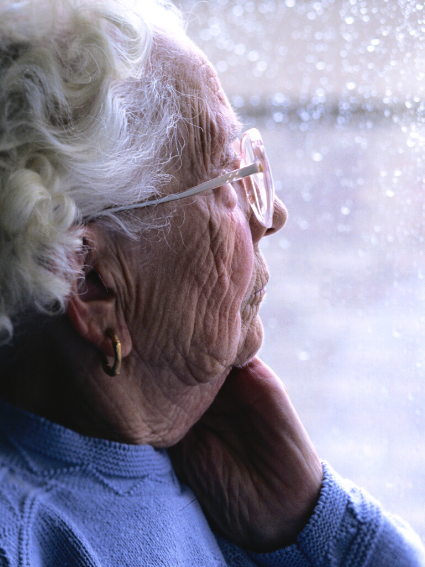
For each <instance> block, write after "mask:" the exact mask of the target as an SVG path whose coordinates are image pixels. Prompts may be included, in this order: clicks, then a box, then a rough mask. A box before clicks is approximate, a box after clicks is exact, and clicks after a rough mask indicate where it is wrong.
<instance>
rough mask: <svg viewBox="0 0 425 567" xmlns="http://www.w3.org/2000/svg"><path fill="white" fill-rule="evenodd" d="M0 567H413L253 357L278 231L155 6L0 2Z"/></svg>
mask: <svg viewBox="0 0 425 567" xmlns="http://www.w3.org/2000/svg"><path fill="white" fill-rule="evenodd" d="M0 77H1V80H0V121H1V122H0V265H1V272H0V330H1V340H2V344H3V346H2V349H1V351H0V353H1V358H0V368H1V373H0V377H1V379H0V396H1V398H2V401H1V406H0V407H1V418H0V463H1V468H0V565H1V566H2V567H5V566H8V567H12V566H17V565H26V566H29V565H31V566H32V565H34V566H35V565H37V566H42V565H43V566H44V565H52V566H55V565H72V566H102V567H103V566H107V565H111V566H112V565H113V566H117V565H120V566H121V565H126V566H141V565H149V566H152V565H167V566H168V565H169V566H188V565H208V566H219V565H220V566H223V565H235V566H236V565H270V566H271V565H280V566H286V565H287V566H308V565H335V566H336V565H344V566H351V565H353V566H354V565H355V566H360V565H365V566H366V565H374V566H384V565H385V566H387V565H397V566H398V565H400V566H401V565H403V566H404V565H406V566H407V565H409V566H411V565H412V566H413V565H425V553H424V551H423V548H422V546H421V544H420V542H419V540H418V538H417V536H416V535H415V534H414V533H413V532H412V531H411V530H410V528H408V527H407V526H406V525H405V524H403V523H402V522H401V521H399V520H396V519H394V518H390V517H389V516H386V515H385V514H384V513H383V512H382V511H381V509H380V507H379V505H378V504H377V503H376V502H375V501H373V500H372V499H371V498H370V497H369V496H367V495H365V494H364V493H363V492H362V491H360V489H358V488H356V487H354V486H352V485H351V484H350V483H348V482H346V481H342V480H341V479H340V478H339V477H338V476H337V475H336V473H334V472H333V471H332V469H331V468H330V467H329V466H327V465H323V466H322V464H321V463H320V461H319V460H318V457H317V455H316V453H315V451H314V448H313V447H312V445H311V443H310V441H309V439H308V436H307V434H306V433H305V431H304V429H303V427H302V425H301V423H300V422H299V420H298V418H297V415H296V413H295V411H294V409H293V407H292V406H291V403H290V401H289V399H288V396H287V393H286V390H285V388H284V387H283V386H282V385H281V383H280V381H279V380H278V379H277V377H276V376H275V375H274V374H273V372H272V371H271V370H270V369H269V368H268V367H267V366H265V365H264V364H263V363H262V362H261V361H260V360H259V359H258V358H256V357H255V354H256V352H257V350H258V349H259V347H260V345H261V341H262V327H261V321H260V319H259V315H258V311H259V306H260V303H261V300H262V298H263V296H264V293H265V286H266V284H267V279H268V273H267V268H266V266H265V263H264V260H263V259H262V256H261V254H260V252H259V242H260V240H261V239H262V238H263V237H265V236H269V235H271V234H273V233H274V232H276V231H277V230H279V229H280V228H281V227H282V226H283V225H284V223H285V220H286V210H285V208H284V206H283V205H282V203H281V202H280V201H279V200H278V199H276V198H275V196H274V191H273V183H272V179H271V176H270V171H269V167H268V162H267V158H266V155H265V153H264V148H263V144H262V141H261V137H260V135H259V133H258V132H257V131H256V130H249V131H248V132H246V133H245V134H243V135H242V136H240V124H239V122H238V120H237V117H236V116H235V114H234V112H233V111H232V109H231V108H230V106H229V103H228V101H227V99H226V97H225V95H224V93H223V92H222V90H221V87H220V85H219V82H218V79H217V76H216V74H215V72H214V69H213V68H212V67H211V65H210V63H209V62H208V61H207V59H206V58H205V56H204V55H203V54H202V53H201V52H200V51H199V50H198V49H197V48H196V47H195V46H194V45H193V44H192V43H191V42H190V41H189V40H188V39H187V37H186V36H185V34H184V32H183V28H182V26H181V22H180V20H179V16H178V14H177V12H176V11H175V10H173V9H172V8H171V7H170V6H164V4H163V3H161V4H154V3H151V2H147V1H145V0H144V1H139V2H137V3H135V4H134V6H132V7H131V6H129V5H128V6H124V5H123V4H122V3H117V2H112V1H111V2H105V1H104V0H102V2H100V1H99V2H96V1H87V2H77V1H75V2H63V3H62V2H59V1H55V0H49V1H47V0H39V1H35V0H34V1H30V0H28V1H20V2H14V1H13V0H5V1H3V2H2V3H1V18H0Z"/></svg>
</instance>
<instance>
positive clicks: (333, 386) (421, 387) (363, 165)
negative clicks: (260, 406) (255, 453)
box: [182, 0, 425, 538]
mask: <svg viewBox="0 0 425 567" xmlns="http://www.w3.org/2000/svg"><path fill="white" fill-rule="evenodd" d="M182 7H183V10H184V12H185V13H186V15H187V17H188V21H189V28H188V30H189V35H190V36H191V37H192V38H193V39H194V41H195V42H196V43H197V44H198V45H199V46H200V47H201V48H202V49H203V50H204V51H205V52H206V53H207V55H208V56H209V57H210V59H211V61H212V62H213V63H214V65H215V66H216V68H217V70H218V72H219V76H220V79H221V81H222V83H223V86H224V89H225V91H226V92H227V94H228V96H229V99H230V100H231V102H232V104H233V105H234V107H236V108H237V110H238V111H239V113H240V115H241V117H242V119H243V121H244V122H245V124H246V125H247V127H249V126H256V127H258V128H259V129H260V130H261V132H262V134H263V137H264V141H265V144H266V148H267V150H268V154H269V158H270V162H271V165H272V169H273V173H274V178H275V183H276V189H277V194H278V196H280V197H281V199H282V200H283V201H284V202H285V203H286V205H287V207H288V209H289V220H288V223H287V226H286V227H285V228H284V229H283V230H282V231H281V232H280V233H278V234H277V235H275V236H274V237H272V238H270V239H265V240H264V241H263V251H264V253H265V255H266V258H267V260H268V263H269V266H270V271H271V280H270V283H269V286H268V297H267V298H266V302H265V304H264V306H263V307H262V318H263V322H264V327H265V344H264V347H263V349H262V352H261V356H262V357H263V358H264V360H265V361H266V362H267V363H269V364H270V365H271V366H272V367H273V368H274V369H275V371H276V372H277V373H278V374H279V376H280V377H281V378H282V380H283V381H284V382H285V384H286V386H287V388H288V390H289V392H290V394H291V397H292V399H293V401H294V403H295V405H296V407H297V409H298V412H299V413H300V415H301V418H302V419H303V421H304V423H305V425H306V427H307V430H308V431H309V433H310V436H311V437H312V439H313V441H314V443H315V445H316V448H317V449H318V452H319V455H320V456H321V458H323V459H325V460H328V461H329V462H330V463H331V464H332V465H333V466H334V467H335V468H336V470H338V471H339V472H340V473H341V474H342V475H344V476H347V477H349V478H351V479H352V480H354V481H355V482H357V483H358V484H359V485H361V486H362V487H364V488H366V489H368V490H369V491H370V492H371V493H372V494H373V495H374V496H375V497H376V498H378V499H379V500H380V501H381V502H382V503H383V505H384V507H385V508H386V509H387V510H389V511H392V512H394V513H398V514H399V515H401V516H402V517H403V518H405V519H406V520H407V521H409V522H410V523H411V525H412V526H413V527H414V528H415V529H416V530H417V531H418V533H419V535H420V536H421V537H422V538H425V516H424V512H423V510H424V501H425V488H424V487H425V472H424V471H425V435H424V431H425V350H424V347H425V333H424V331H425V258H424V237H425V222H424V221H425V219H424V203H425V193H424V181H425V168H424V164H423V160H424V154H425V136H424V123H425V98H424V92H425V47H424V46H425V41H424V40H425V9H423V8H424V7H423V3H419V2H415V1H410V0H403V1H400V2H397V1H396V0H383V1H382V2H367V1H357V0H343V1H342V2H341V1H338V0H321V1H310V0H285V1H268V0H264V1H261V0H255V1H245V0H237V1H236V0H218V1H217V2H210V3H206V2H195V1H194V0H185V1H184V2H183V3H182Z"/></svg>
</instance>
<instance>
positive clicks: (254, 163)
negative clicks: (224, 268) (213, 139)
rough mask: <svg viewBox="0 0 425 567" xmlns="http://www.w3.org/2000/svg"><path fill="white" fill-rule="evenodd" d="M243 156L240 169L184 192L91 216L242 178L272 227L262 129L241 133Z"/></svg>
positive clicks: (272, 193)
mask: <svg viewBox="0 0 425 567" xmlns="http://www.w3.org/2000/svg"><path fill="white" fill-rule="evenodd" d="M240 158H241V165H243V167H241V168H240V169H236V170H234V171H231V172H229V173H225V174H224V175H220V177H215V178H214V179H211V180H210V181H206V182H205V183H201V184H200V185H196V187H192V188H191V189H186V191H183V192H182V193H176V194H173V195H167V196H165V197H161V198H160V199H155V200H152V201H143V202H141V203H134V204H132V205H123V206H121V207H113V208H110V209H106V210H104V211H102V212H100V213H98V214H96V215H94V216H92V217H90V220H91V219H93V218H95V217H99V216H102V214H104V213H118V212H120V211H127V210H129V209H139V208H142V207H150V206H152V205H160V204H161V203H168V202H170V201H177V200H179V199H185V198H186V197H192V196H194V195H199V194H200V193H205V192H207V191H211V190H212V189H218V188H219V187H222V186H223V185H226V184H227V183H234V182H235V181H239V180H242V184H243V187H244V190H245V195H246V199H247V201H248V203H249V205H250V207H251V210H252V212H253V213H254V215H255V217H256V218H257V220H258V221H259V222H260V223H261V224H262V225H263V226H264V227H265V228H270V227H271V226H272V224H273V209H274V200H275V191H274V185H273V179H272V174H271V171H270V165H269V160H268V159H267V156H266V152H265V150H264V144H263V140H262V138H261V134H260V132H259V131H258V130H257V129H256V128H250V129H249V130H247V131H246V132H245V133H244V134H243V135H242V138H241V140H240Z"/></svg>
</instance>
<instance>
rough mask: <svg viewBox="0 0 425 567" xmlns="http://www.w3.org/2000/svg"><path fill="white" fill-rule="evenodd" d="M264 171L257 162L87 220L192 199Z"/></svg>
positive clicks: (105, 211) (113, 209)
mask: <svg viewBox="0 0 425 567" xmlns="http://www.w3.org/2000/svg"><path fill="white" fill-rule="evenodd" d="M262 170H263V168H262V167H261V163H260V162H257V161H255V162H254V163H251V164H250V165H246V166H245V167H242V168H241V169H236V170H235V171H231V172H230V173H225V174H224V175H221V176H220V177H216V178H214V179H211V180H210V181H206V182H205V183H201V184H200V185H196V187H191V188H190V189H187V190H186V191H183V192H182V193H175V194H173V195H166V196H165V197H161V198H160V199H155V200H152V201H142V202H141V203H133V204H131V205H122V206H121V207H111V208H110V209H104V210H103V211H101V212H100V213H97V214H95V215H92V216H90V217H89V218H88V219H85V220H86V221H87V220H89V221H90V220H92V219H95V218H97V217H100V216H103V215H105V214H111V213H119V212H121V211H128V210H130V209H141V208H143V207H150V206H152V205H160V204H161V203H168V202H169V201H177V200H179V199H184V198H185V197H191V196H193V195H198V194H199V193H204V192H205V191H210V190H212V189H217V188H218V187H221V186H222V185H226V183H233V182H234V181H238V180H239V179H243V178H244V177H248V176H249V175H252V174H253V173H260V172H261V171H262Z"/></svg>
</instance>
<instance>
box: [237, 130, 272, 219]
mask: <svg viewBox="0 0 425 567" xmlns="http://www.w3.org/2000/svg"><path fill="white" fill-rule="evenodd" d="M241 156H242V160H243V162H244V165H251V164H252V163H254V162H255V163H257V164H258V165H259V168H260V171H259V172H258V173H254V174H252V175H250V176H249V177H245V179H244V184H245V188H246V191H247V195H248V199H249V202H250V205H251V208H252V210H253V212H254V214H255V216H256V217H257V219H258V220H259V221H260V222H261V224H262V225H263V226H265V227H266V228H270V227H271V226H272V224H273V205H274V199H275V193H274V186H273V179H272V174H271V171H270V165H269V160H268V159H267V156H266V152H265V150H264V144H263V140H262V138H261V135H260V132H259V131H258V130H257V129H256V128H251V129H250V130H248V131H247V132H245V134H243V136H242V139H241Z"/></svg>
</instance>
